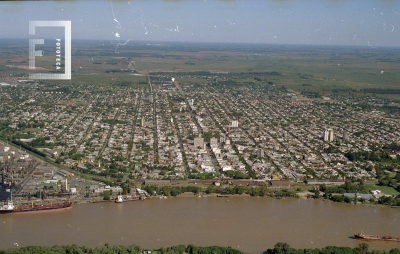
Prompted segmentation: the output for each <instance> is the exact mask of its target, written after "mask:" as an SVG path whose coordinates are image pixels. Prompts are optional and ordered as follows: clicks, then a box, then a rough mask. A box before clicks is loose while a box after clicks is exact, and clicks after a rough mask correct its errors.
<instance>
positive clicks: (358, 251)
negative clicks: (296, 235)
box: [266, 243, 400, 254]
mask: <svg viewBox="0 0 400 254" xmlns="http://www.w3.org/2000/svg"><path fill="white" fill-rule="evenodd" d="M368 248H369V246H368V244H366V243H361V244H360V245H359V246H358V247H355V248H350V247H338V246H327V247H325V248H322V249H318V248H316V249H295V248H291V247H290V246H289V244H287V243H277V244H276V245H275V246H274V248H273V249H268V250H267V251H266V252H267V253H268V254H387V253H388V254H399V253H400V249H398V248H394V249H391V250H390V251H389V252H387V251H385V250H373V251H369V250H368Z"/></svg>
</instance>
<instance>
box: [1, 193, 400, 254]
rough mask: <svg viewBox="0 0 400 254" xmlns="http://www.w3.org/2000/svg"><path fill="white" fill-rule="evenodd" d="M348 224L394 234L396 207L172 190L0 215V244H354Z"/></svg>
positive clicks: (250, 249) (399, 222)
mask: <svg viewBox="0 0 400 254" xmlns="http://www.w3.org/2000/svg"><path fill="white" fill-rule="evenodd" d="M356 232H363V233H364V234H376V235H391V236H400V209H398V208H387V207H373V206H363V205H353V204H344V203H343V204H342V203H334V202H330V201H320V200H305V199H273V198H267V197H248V196H247V197H229V198H217V197H203V198H197V197H177V198H167V199H159V198H152V199H150V200H146V201H143V202H131V203H123V204H115V203H111V202H110V203H96V204H80V205H73V208H72V209H69V210H63V211H52V212H39V213H24V214H3V215H0V249H8V248H13V247H16V246H17V244H18V246H20V247H21V246H29V245H67V244H77V245H84V246H87V247H95V246H97V245H104V244H105V243H108V244H124V245H131V244H138V245H140V246H141V247H145V248H157V247H161V246H172V245H179V244H184V245H187V244H190V243H193V244H195V245H200V246H210V245H219V246H231V247H233V248H237V249H240V250H242V251H244V252H245V253H262V252H263V251H264V250H266V249H267V248H272V247H273V246H274V245H275V244H276V243H277V242H287V243H288V244H289V245H290V246H291V247H295V248H317V247H318V248H322V247H325V246H328V245H335V246H348V247H356V246H358V245H359V244H360V243H363V242H365V241H361V240H355V239H354V237H353V234H354V233H356ZM366 243H367V244H369V246H370V250H371V249H385V250H389V249H392V248H400V243H385V242H366Z"/></svg>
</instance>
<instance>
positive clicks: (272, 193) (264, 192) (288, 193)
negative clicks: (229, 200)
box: [142, 185, 299, 198]
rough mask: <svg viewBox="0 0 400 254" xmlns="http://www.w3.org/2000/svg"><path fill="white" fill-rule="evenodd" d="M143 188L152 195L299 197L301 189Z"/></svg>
mask: <svg viewBox="0 0 400 254" xmlns="http://www.w3.org/2000/svg"><path fill="white" fill-rule="evenodd" d="M142 189H144V190H145V191H147V192H148V193H149V194H150V195H153V196H155V195H165V196H170V195H171V196H174V197H176V196H178V195H180V194H183V193H185V192H186V193H187V192H192V193H193V194H194V195H200V194H221V195H242V194H247V195H250V196H261V197H262V196H269V197H280V198H281V197H298V196H297V193H298V192H299V190H295V189H278V190H275V189H274V190H272V189H269V188H268V187H267V185H259V186H255V187H251V186H243V185H235V186H227V187H221V186H215V185H209V186H208V187H207V188H205V187H204V188H201V187H197V186H192V185H188V186H172V187H169V186H155V185H143V186H142Z"/></svg>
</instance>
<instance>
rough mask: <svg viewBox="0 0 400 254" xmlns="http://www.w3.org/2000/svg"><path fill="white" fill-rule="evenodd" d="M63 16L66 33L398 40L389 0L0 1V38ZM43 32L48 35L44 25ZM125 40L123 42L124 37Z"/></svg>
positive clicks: (398, 6)
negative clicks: (68, 30) (67, 26)
mask: <svg viewBox="0 0 400 254" xmlns="http://www.w3.org/2000/svg"><path fill="white" fill-rule="evenodd" d="M30 20H71V22H72V39H105V40H118V41H120V42H121V43H123V42H126V41H127V40H132V41H189V42H230V43H274V44H319V45H364V46H368V45H369V46H371V47H380V46H400V1H397V0H385V1H384V0H381V1H372V0H304V1H295V0H245V1H244V0H243V1H236V0H175V1H174V0H147V1H146V0H118V1H117V0H108V1H107V0H100V1H94V0H92V1H79V0H77V1H61V2H53V1H39V2H31V1H26V2H0V38H29V35H28V23H29V21H30ZM44 36H45V37H48V38H52V36H53V33H52V32H51V31H50V30H49V31H48V32H47V33H46V32H44ZM128 43H129V42H128Z"/></svg>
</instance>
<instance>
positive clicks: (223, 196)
mask: <svg viewBox="0 0 400 254" xmlns="http://www.w3.org/2000/svg"><path fill="white" fill-rule="evenodd" d="M217 197H218V198H228V197H229V196H228V195H217Z"/></svg>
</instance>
